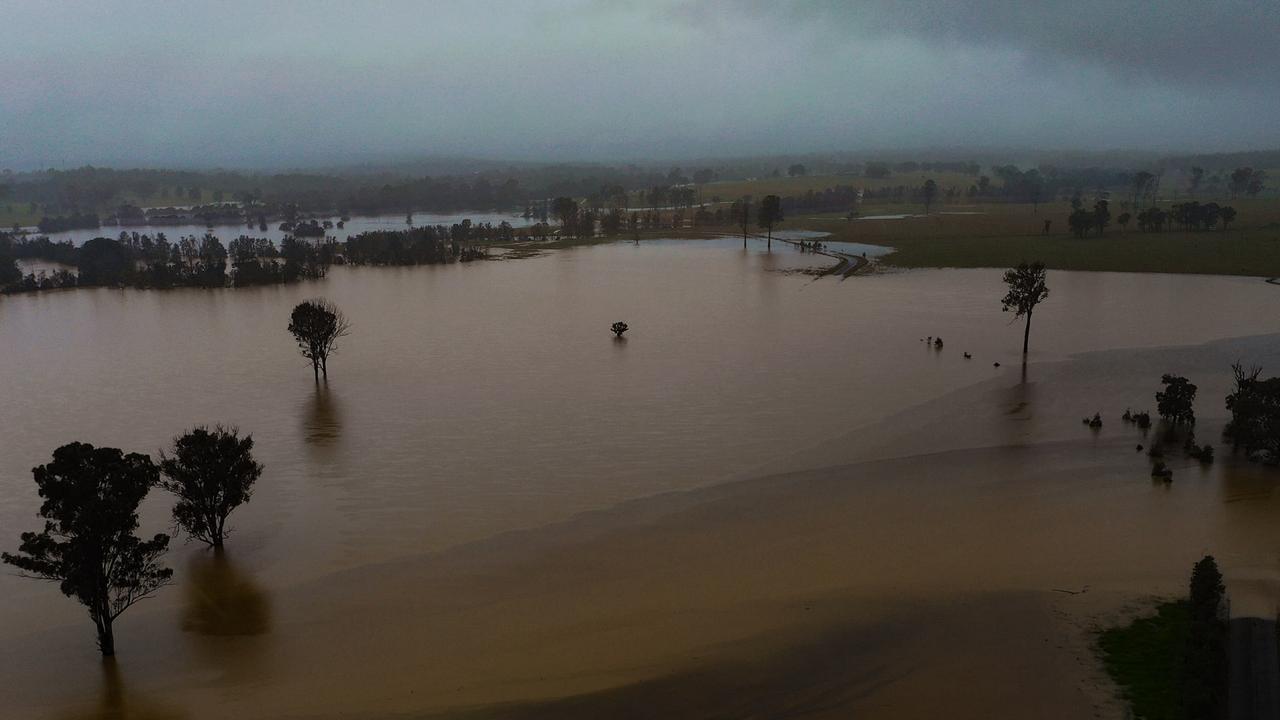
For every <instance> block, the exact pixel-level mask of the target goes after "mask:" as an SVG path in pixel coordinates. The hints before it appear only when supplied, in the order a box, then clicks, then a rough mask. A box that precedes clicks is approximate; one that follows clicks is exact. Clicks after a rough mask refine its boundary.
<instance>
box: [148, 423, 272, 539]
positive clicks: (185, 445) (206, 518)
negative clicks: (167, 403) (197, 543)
mask: <svg viewBox="0 0 1280 720" xmlns="http://www.w3.org/2000/svg"><path fill="white" fill-rule="evenodd" d="M160 472H161V473H162V478H161V480H160V486H161V487H163V488H164V489H165V490H168V491H169V492H171V493H173V495H174V497H175V498H176V499H177V502H176V503H175V504H174V506H173V519H174V522H176V523H177V525H178V527H180V528H182V529H183V530H184V531H186V533H187V534H188V535H190V536H191V537H193V538H195V539H197V540H201V541H203V542H206V543H208V544H210V545H212V546H214V547H222V543H223V540H224V539H225V537H226V536H227V534H228V530H227V527H226V525H227V516H229V515H230V514H231V511H233V510H235V509H236V508H237V507H239V506H240V505H242V504H244V503H247V502H249V498H250V497H251V496H252V495H253V484H254V483H255V482H257V480H258V477H259V476H260V475H262V465H260V464H259V463H258V462H256V461H255V460H254V459H253V437H252V436H250V435H246V436H244V437H243V438H242V437H240V436H239V433H238V431H237V430H236V429H235V428H229V429H228V428H224V427H222V426H221V425H219V426H216V427H214V428H213V429H212V430H210V429H209V428H207V427H197V428H195V429H193V430H191V431H190V432H188V433H187V434H185V435H182V436H181V437H177V438H174V440H173V447H172V449H171V450H170V451H169V453H164V452H161V454H160Z"/></svg>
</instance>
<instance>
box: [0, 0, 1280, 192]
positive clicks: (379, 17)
mask: <svg viewBox="0 0 1280 720" xmlns="http://www.w3.org/2000/svg"><path fill="white" fill-rule="evenodd" d="M0 28H3V30H4V36H5V37H4V41H3V42H2V43H0V67H2V68H3V70H0V167H9V168H15V169H19V168H23V169H25V168H33V167H50V166H52V167H67V166H74V165H80V164H84V163H94V164H113V165H183V166H214V165H219V166H228V167H232V166H244V167H271V166H276V167H279V166H304V165H313V164H329V163H341V162H355V161H362V160H386V159H391V158H394V157H405V158H408V157H423V156H459V155H475V156H483V157H491V158H512V159H529V160H565V159H573V160H582V159H601V160H613V159H633V158H679V157H681V156H690V155H698V156H711V155H740V154H773V153H798V152H806V151H825V150H855V151H857V150H874V149H876V148H887V147H924V146H969V145H980V146H1003V147H1045V148H1063V149H1067V148H1071V149H1074V148H1088V149H1107V148H1133V149H1156V150H1171V151H1179V152H1181V151H1211V150H1228V149H1258V148H1270V147H1277V146H1280V121H1278V120H1277V119H1278V118H1280V40H1277V38H1280V8H1278V7H1277V2H1276V0H1259V1H1258V2H1247V1H1246V0H1218V1H1217V2H1190V1H1186V0H1162V1H1160V2H1124V1H1122V0H1113V1H1106V0H1074V1H1073V2H1063V1H1062V0H1057V1H1054V2H1037V1H1036V0H987V1H986V2H982V1H980V0H938V1H937V2H901V1H900V2H890V1H889V0H858V1H856V2H854V1H852V0H849V1H840V0H826V1H822V0H813V1H811V2H795V3H789V2H785V1H782V0H775V1H774V2H765V1H763V0H760V1H757V0H701V1H685V0H537V1H534V0H529V1H527V2H521V1H520V0H464V1H461V2H453V1H452V0H421V1H419V2H377V1H375V0H360V1H358V2H353V1H350V0H346V1H343V2H320V1H318V0H313V1H310V2H297V3H284V2H271V1H270V0H247V1H240V0H234V1H233V0H221V1H219V2H178V1H171V2H156V3H151V4H142V3H133V2H94V1H93V0H77V1H76V2H65V3H63V2H56V1H54V0H0Z"/></svg>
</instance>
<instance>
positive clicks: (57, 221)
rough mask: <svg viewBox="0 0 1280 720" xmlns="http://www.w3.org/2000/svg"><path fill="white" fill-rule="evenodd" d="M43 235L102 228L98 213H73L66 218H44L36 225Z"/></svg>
mask: <svg viewBox="0 0 1280 720" xmlns="http://www.w3.org/2000/svg"><path fill="white" fill-rule="evenodd" d="M36 227H37V228H39V230H40V232H42V233H54V232H63V231H65V230H96V229H98V228H99V227H102V222H101V221H100V220H99V219H98V215H97V213H72V214H70V215H66V216H61V215H60V216H56V217H48V216H45V217H42V218H40V222H39V223H37V224H36Z"/></svg>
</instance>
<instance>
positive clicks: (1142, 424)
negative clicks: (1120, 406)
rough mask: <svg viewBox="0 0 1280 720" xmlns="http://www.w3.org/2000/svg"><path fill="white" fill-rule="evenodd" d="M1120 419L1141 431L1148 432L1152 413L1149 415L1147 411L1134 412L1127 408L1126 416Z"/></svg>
mask: <svg viewBox="0 0 1280 720" xmlns="http://www.w3.org/2000/svg"><path fill="white" fill-rule="evenodd" d="M1120 419H1121V420H1123V421H1124V422H1127V423H1130V424H1133V425H1137V426H1138V429H1140V430H1146V429H1148V428H1150V427H1151V413H1148V412H1146V411H1145V410H1144V411H1143V412H1133V411H1132V410H1130V409H1129V408H1125V411H1124V415H1121V416H1120Z"/></svg>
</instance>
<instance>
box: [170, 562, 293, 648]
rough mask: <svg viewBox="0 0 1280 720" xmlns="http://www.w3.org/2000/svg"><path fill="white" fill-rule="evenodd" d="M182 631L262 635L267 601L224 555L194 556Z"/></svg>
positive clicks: (266, 624) (267, 624)
mask: <svg viewBox="0 0 1280 720" xmlns="http://www.w3.org/2000/svg"><path fill="white" fill-rule="evenodd" d="M187 574H188V577H187V579H186V582H185V583H184V585H185V587H186V596H187V597H186V608H185V610H184V612H183V615H182V629H183V630H185V631H187V632H191V633H196V634H199V635H212V636H234V635H262V634H264V633H266V632H268V631H269V630H270V629H271V602H270V600H269V599H268V598H267V595H266V593H265V592H263V591H262V588H260V587H259V586H258V585H257V583H255V582H254V580H253V578H251V577H250V576H249V575H247V574H245V573H243V572H242V571H240V570H239V569H237V568H236V566H235V564H234V563H233V562H231V559H230V558H229V557H228V555H227V552H226V551H225V550H222V549H215V550H212V551H210V552H208V553H198V554H197V555H196V556H195V557H194V558H193V559H192V561H191V564H190V565H189V566H188V568H187Z"/></svg>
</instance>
